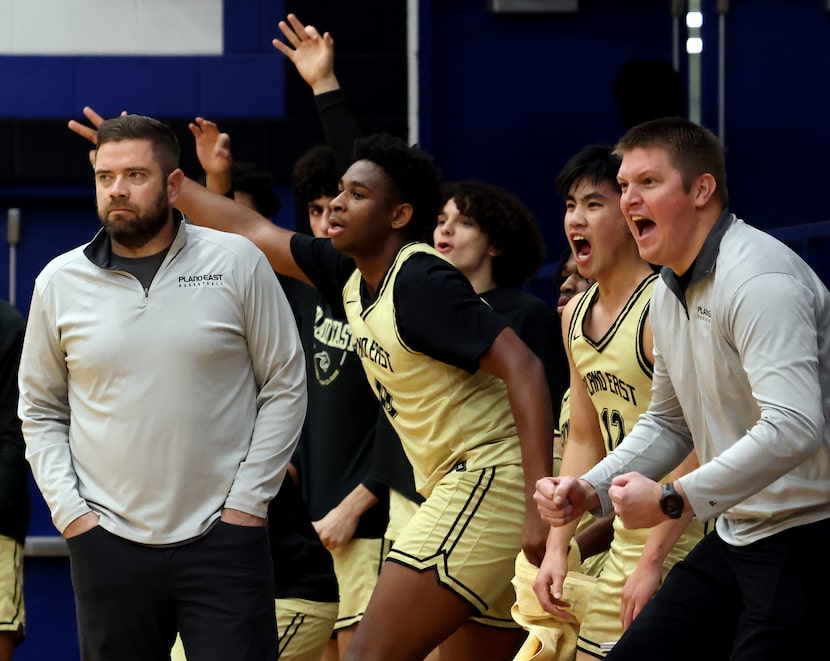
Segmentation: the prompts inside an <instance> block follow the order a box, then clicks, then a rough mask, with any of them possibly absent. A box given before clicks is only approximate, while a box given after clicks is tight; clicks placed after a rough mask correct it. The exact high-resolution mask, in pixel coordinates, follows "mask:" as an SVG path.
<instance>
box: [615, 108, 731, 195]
mask: <svg viewBox="0 0 830 661" xmlns="http://www.w3.org/2000/svg"><path fill="white" fill-rule="evenodd" d="M649 147H658V148H660V149H664V150H665V151H666V153H667V154H668V156H669V162H670V163H671V164H672V166H673V167H675V168H677V170H678V171H679V172H680V178H681V180H682V181H683V188H684V190H685V191H686V192H687V193H688V192H689V190H691V186H692V180H693V179H696V178H697V177H699V176H701V175H703V174H711V175H712V177H714V179H715V193H714V198H715V199H716V200H719V201H720V202H721V204H722V205H723V207H724V208H726V207H727V206H729V193H728V192H727V189H726V163H725V159H724V155H723V145H722V144H721V141H720V139H719V138H718V137H717V136H716V135H715V134H714V133H712V131H710V130H709V129H707V128H704V127H703V126H700V125H698V124H695V123H694V122H690V121H689V120H687V119H682V118H680V117H662V118H660V119H652V120H651V121H648V122H644V123H642V124H638V125H637V126H635V127H634V128H632V129H629V130H628V131H627V132H626V134H625V135H624V136H623V137H622V138H620V141H619V142H618V143H617V146H616V148H615V149H614V153H615V154H617V155H618V156H620V157H622V156H624V155H625V154H626V153H628V152H630V151H631V150H633V149H637V148H642V149H647V148H649Z"/></svg>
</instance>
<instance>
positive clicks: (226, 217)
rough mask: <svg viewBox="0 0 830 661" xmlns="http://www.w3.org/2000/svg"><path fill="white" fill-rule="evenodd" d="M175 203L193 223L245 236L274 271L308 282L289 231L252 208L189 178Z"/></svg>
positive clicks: (291, 232) (292, 233)
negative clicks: (296, 256) (297, 259)
mask: <svg viewBox="0 0 830 661" xmlns="http://www.w3.org/2000/svg"><path fill="white" fill-rule="evenodd" d="M176 206H177V207H178V208H179V209H181V210H182V211H183V212H184V214H185V216H187V218H188V220H190V221H191V222H192V223H194V224H195V225H202V226H204V227H212V228H213V229H217V230H221V231H222V232H234V233H236V234H241V235H242V236H244V237H247V238H248V239H249V240H250V241H252V242H253V243H254V244H255V245H256V246H257V247H258V248H259V249H260V250H261V251H262V252H264V253H265V256H266V257H267V258H268V262H269V263H270V264H271V268H272V269H274V270H275V271H276V272H277V273H280V274H282V275H287V276H291V277H292V278H297V279H299V280H302V281H303V282H306V283H309V284H310V281H309V280H308V278H307V277H306V276H305V274H304V273H303V272H302V271H301V270H300V268H299V267H298V266H297V263H296V262H295V261H294V257H293V255H292V254H291V237H292V236H293V235H294V232H293V231H291V230H287V229H285V228H283V227H280V226H279V225H275V224H274V223H272V222H271V221H270V220H269V219H268V218H266V217H265V216H263V215H262V214H259V213H257V212H256V211H254V210H253V209H251V208H249V207H246V206H244V205H242V204H238V203H237V202H234V201H233V200H231V199H228V198H227V197H225V196H224V195H218V194H217V193H214V192H212V191H209V190H208V189H207V188H205V187H204V186H200V185H199V184H197V183H196V182H195V181H193V180H192V179H187V178H186V179H185V180H184V182H183V184H182V188H181V191H180V193H179V198H178V199H177V200H176Z"/></svg>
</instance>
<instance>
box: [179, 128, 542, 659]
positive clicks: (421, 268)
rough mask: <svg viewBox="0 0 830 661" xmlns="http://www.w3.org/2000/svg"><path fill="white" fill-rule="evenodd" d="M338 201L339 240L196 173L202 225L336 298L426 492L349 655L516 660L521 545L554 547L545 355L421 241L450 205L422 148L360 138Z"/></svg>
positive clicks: (197, 215)
mask: <svg viewBox="0 0 830 661" xmlns="http://www.w3.org/2000/svg"><path fill="white" fill-rule="evenodd" d="M357 147H358V150H357V152H356V159H357V160H356V161H355V162H354V163H353V164H352V165H351V166H350V167H349V169H348V170H347V171H346V173H344V174H343V176H342V180H341V189H342V190H341V193H340V194H339V195H338V196H337V197H336V198H335V199H334V200H333V201H332V202H331V209H332V215H331V218H330V228H329V231H328V235H329V237H330V239H313V238H311V237H305V236H303V235H299V234H295V233H292V232H290V231H288V230H284V229H282V228H279V227H278V226H276V225H274V224H273V223H271V222H270V221H269V220H268V219H265V218H263V217H262V216H259V215H258V214H256V213H254V212H252V211H251V210H249V209H247V208H244V207H242V206H241V205H236V204H234V203H232V202H231V201H230V200H228V199H226V198H223V197H221V196H218V195H215V194H211V193H210V192H209V191H207V190H205V189H204V187H201V186H199V185H198V184H195V183H194V182H190V181H186V182H185V183H184V188H185V191H184V193H183V196H182V197H181V198H180V200H179V206H180V207H181V208H182V209H183V211H184V212H185V213H186V214H187V215H188V217H189V218H190V219H191V220H192V221H194V222H196V223H202V224H208V225H211V226H215V227H219V228H220V229H227V230H232V231H236V232H239V233H242V234H244V235H245V236H247V237H248V238H250V239H251V240H252V241H253V242H254V243H256V244H257V245H258V246H259V247H260V248H261V249H262V250H263V252H265V254H266V256H267V257H268V259H269V261H270V262H271V265H272V266H273V267H274V268H275V270H277V271H278V272H281V273H283V274H286V275H291V276H294V277H299V278H301V279H303V280H305V281H307V282H313V283H314V284H315V285H316V286H317V288H318V289H319V290H320V291H321V292H322V293H323V294H325V295H326V296H327V298H328V299H329V300H330V301H332V302H333V303H334V302H339V305H341V306H342V307H343V309H344V312H345V314H346V316H347V318H348V321H349V325H350V327H351V330H352V334H353V337H354V338H355V351H356V353H357V354H358V356H359V357H360V358H361V361H362V363H363V366H364V369H365V371H366V374H367V377H368V378H369V383H370V385H371V387H372V389H373V390H374V391H375V393H376V395H377V397H378V399H379V401H380V402H381V404H382V406H383V407H384V409H385V410H386V413H387V416H388V419H389V420H390V421H391V422H392V424H393V426H394V427H395V429H396V431H397V432H398V434H399V436H400V438H401V441H402V443H403V446H404V449H405V450H406V453H407V456H408V457H409V459H410V461H411V463H412V465H413V470H414V473H415V480H416V484H417V487H418V489H419V491H420V493H421V494H422V495H423V496H425V497H426V501H425V502H424V503H423V504H422V505H421V507H420V508H419V510H418V512H417V514H416V515H415V516H414V518H413V519H412V521H411V522H410V523H409V524H408V525H407V526H406V527H405V528H404V530H403V531H402V534H401V536H400V537H399V538H398V540H397V541H396V543H395V546H394V548H393V551H392V552H391V554H390V556H389V558H388V560H387V561H386V562H385V563H384V567H383V569H382V571H381V575H380V578H379V580H378V583H377V586H376V587H375V590H374V593H373V596H372V599H371V601H370V603H369V606H368V608H367V610H366V613H365V615H364V617H363V619H362V620H361V623H360V624H359V625H358V628H357V631H356V633H355V636H354V638H353V639H352V641H351V644H350V645H349V648H348V649H347V650H346V656H345V658H346V659H349V660H357V659H360V661H374V660H377V661H381V660H384V661H385V660H386V659H392V658H394V659H398V660H401V661H407V660H411V661H419V660H420V659H423V658H424V657H425V656H426V655H427V653H429V652H430V651H431V650H432V649H434V648H435V647H436V646H439V645H440V648H441V656H442V657H446V658H448V659H453V660H457V661H466V660H469V661H473V660H477V659H482V658H487V659H493V660H494V661H497V660H500V659H504V660H507V659H511V658H512V657H513V655H514V654H515V651H516V649H518V647H519V645H520V644H521V641H522V638H523V632H522V630H521V629H520V628H519V627H518V625H516V624H515V623H514V622H513V620H512V618H511V617H510V606H511V605H512V602H513V595H512V586H511V584H510V579H511V577H512V575H513V564H514V559H515V557H516V554H517V553H518V551H519V549H520V548H523V549H524V550H525V553H526V554H527V556H528V558H529V559H530V560H531V561H533V562H536V563H538V562H541V559H542V557H543V555H544V547H545V537H546V535H547V525H546V524H544V523H543V522H542V521H541V519H540V518H539V517H538V514H537V512H536V509H535V504H534V503H533V501H532V496H533V492H534V490H535V483H536V481H537V480H538V479H540V478H541V477H543V476H544V475H546V474H548V475H549V474H550V471H552V456H553V449H552V435H553V434H552V432H553V429H554V422H553V415H552V407H551V404H550V397H549V393H548V388H547V385H546V380H545V374H544V370H543V368H542V365H541V362H540V361H539V359H538V358H537V357H536V356H535V355H534V354H533V353H532V352H531V351H530V350H529V349H528V348H527V347H526V346H525V345H524V344H523V343H522V342H521V341H520V340H519V338H518V336H517V335H516V334H515V332H514V331H512V330H511V329H510V328H509V327H508V325H507V322H506V321H504V319H503V318H502V317H500V316H499V315H498V314H497V313H496V312H494V311H493V310H492V309H491V308H490V307H489V306H487V305H486V304H485V303H484V302H483V301H482V300H481V299H480V298H479V297H478V296H477V295H476V294H475V292H474V291H473V288H472V286H471V285H470V283H469V281H468V280H467V279H466V278H465V277H464V276H463V274H461V272H460V271H458V270H457V269H455V268H454V267H453V266H452V265H451V264H449V262H447V261H446V260H445V259H444V258H443V257H441V255H440V254H438V253H437V252H436V251H435V250H434V249H433V248H431V247H430V246H428V245H426V244H424V243H421V242H418V241H416V240H415V238H416V237H419V236H423V232H424V230H427V229H429V228H431V227H432V226H433V225H434V223H435V219H436V217H437V214H438V211H439V207H440V202H441V198H440V188H439V182H438V177H437V171H436V170H435V168H434V166H433V165H432V163H431V159H430V158H429V157H428V155H426V154H425V153H424V152H422V151H420V150H418V149H416V148H410V147H407V146H406V144H405V143H403V142H402V141H400V140H398V139H395V138H391V137H390V136H369V137H368V138H364V139H362V140H361V141H358V145H357Z"/></svg>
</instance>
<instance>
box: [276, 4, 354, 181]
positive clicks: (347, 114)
mask: <svg viewBox="0 0 830 661" xmlns="http://www.w3.org/2000/svg"><path fill="white" fill-rule="evenodd" d="M288 21H289V23H290V25H289V24H287V23H285V22H284V21H281V22H280V23H279V26H280V29H281V30H282V32H283V34H284V35H285V37H286V41H287V42H288V43H287V44H286V43H284V42H282V41H280V40H279V39H274V41H273V43H274V48H276V49H277V50H278V51H280V52H281V53H283V54H284V55H285V56H286V57H287V58H288V59H289V60H291V61H292V62H293V63H294V66H296V67H297V72H298V73H299V74H300V76H301V77H302V78H303V80H304V81H305V82H306V83H307V84H308V86H309V87H310V88H311V91H312V92H313V93H314V101H315V103H316V105H317V114H318V116H319V117H320V124H321V126H322V127H323V133H324V134H325V136H326V142H327V143H328V145H329V146H330V147H331V148H332V149H333V150H334V154H335V158H336V159H337V167H338V169H339V170H340V171H341V172H345V171H346V169H347V168H348V167H349V165H350V164H351V162H352V151H353V145H354V141H355V139H357V138H359V137H360V136H361V135H362V131H361V130H360V126H359V125H358V123H357V119H355V116H354V115H353V114H352V111H351V108H349V105H348V103H347V102H346V97H345V95H344V94H343V93H342V92H341V91H340V83H339V82H338V80H337V78H336V77H335V75H334V40H333V39H332V37H331V35H330V34H329V33H328V32H326V33H325V34H324V35H323V36H322V37H321V36H320V33H319V32H318V31H317V29H316V28H314V26H311V25H308V26H304V25H303V24H302V23H300V21H299V19H298V18H297V17H296V16H295V15H294V14H289V15H288ZM289 44H290V45H289Z"/></svg>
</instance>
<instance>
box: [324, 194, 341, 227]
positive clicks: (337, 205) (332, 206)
mask: <svg viewBox="0 0 830 661" xmlns="http://www.w3.org/2000/svg"><path fill="white" fill-rule="evenodd" d="M345 194H346V191H340V192H339V193H338V194H337V195H336V196H335V197H334V198H333V199H332V201H331V202H329V208H328V209H327V210H324V213H325V211H327V212H328V214H327V215H326V222H328V216H329V215H331V212H332V211H342V210H343V196H344V195H345Z"/></svg>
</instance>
